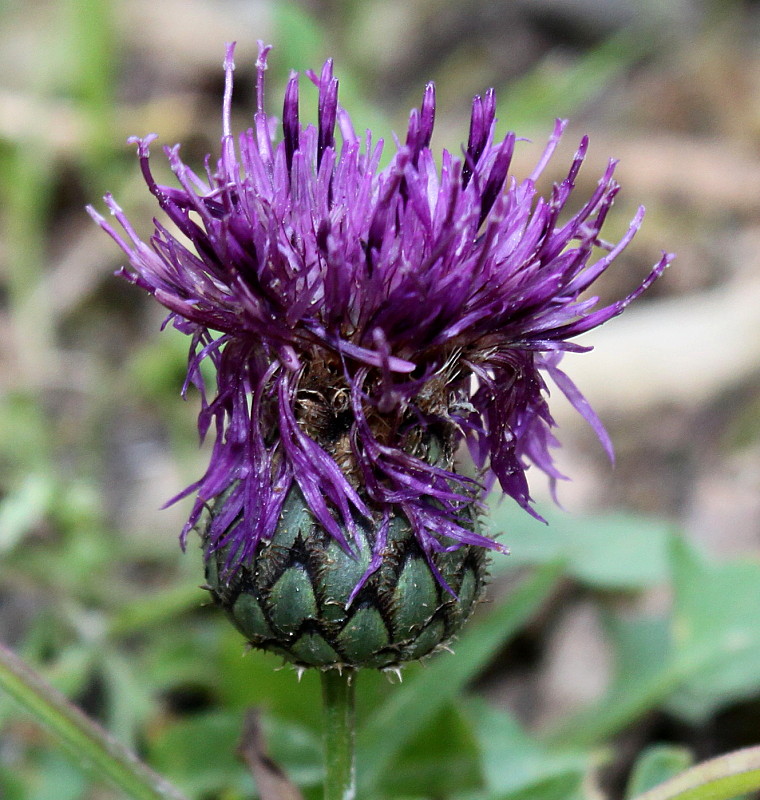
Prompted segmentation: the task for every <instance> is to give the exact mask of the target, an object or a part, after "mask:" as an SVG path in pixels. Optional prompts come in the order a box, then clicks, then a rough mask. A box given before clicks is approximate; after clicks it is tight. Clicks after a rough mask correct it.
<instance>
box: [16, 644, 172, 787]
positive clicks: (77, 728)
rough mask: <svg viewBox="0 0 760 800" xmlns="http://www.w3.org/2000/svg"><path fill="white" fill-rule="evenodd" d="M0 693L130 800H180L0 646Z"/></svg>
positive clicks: (118, 743)
mask: <svg viewBox="0 0 760 800" xmlns="http://www.w3.org/2000/svg"><path fill="white" fill-rule="evenodd" d="M0 688H3V689H5V691H6V692H8V694H10V695H11V696H12V697H14V698H15V699H16V700H17V701H18V702H19V703H21V705H23V706H24V707H25V708H26V709H27V710H28V711H30V712H31V713H32V714H34V715H35V716H36V717H37V718H38V719H39V720H40V721H41V722H42V723H43V725H44V726H45V727H46V728H47V729H48V730H50V731H52V732H53V733H54V734H55V735H56V736H58V738H59V739H60V740H61V742H62V743H63V744H64V745H65V746H66V747H67V748H68V750H69V751H70V752H71V753H72V754H73V755H74V756H75V758H76V760H77V762H78V763H80V764H86V765H87V766H88V767H89V768H90V769H91V770H92V771H93V772H95V773H97V774H98V775H99V776H101V777H103V778H106V779H107V780H109V781H110V782H111V783H113V784H114V785H116V786H118V787H119V788H120V789H121V790H122V791H124V792H125V793H126V794H127V795H128V796H129V797H132V798H135V800H186V798H185V796H184V795H183V794H181V793H180V792H179V790H177V789H175V788H174V787H173V786H172V785H171V784H169V783H168V782H167V781H166V780H164V778H162V777H161V776H160V775H158V774H157V773H155V772H153V770H151V769H150V768H149V767H147V766H146V765H145V764H143V763H142V762H141V761H138V759H137V757H136V756H135V755H134V754H133V753H132V752H130V751H129V750H127V748H126V747H124V745H122V744H121V743H120V742H118V741H117V740H116V739H114V738H113V737H112V736H111V735H110V734H109V733H108V732H107V731H105V730H103V729H102V728H101V727H100V726H99V725H97V724H96V723H95V722H93V721H92V720H91V719H89V718H88V717H86V716H85V715H84V714H83V713H82V712H81V711H80V710H79V709H78V708H76V707H75V706H73V705H71V703H69V701H68V700H67V699H66V698H65V697H64V696H63V695H62V694H61V693H60V692H58V691H56V690H55V689H54V688H53V687H52V686H50V685H49V684H48V683H46V682H45V681H44V680H43V679H42V678H41V677H40V676H39V675H38V674H37V673H36V672H35V671H34V670H33V669H31V668H30V667H29V666H27V665H26V664H25V663H24V662H23V661H22V660H21V659H20V658H19V657H18V656H17V655H15V654H14V653H13V652H11V651H10V650H8V648H6V647H4V646H3V645H2V644H0Z"/></svg>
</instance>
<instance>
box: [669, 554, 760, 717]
mask: <svg viewBox="0 0 760 800" xmlns="http://www.w3.org/2000/svg"><path fill="white" fill-rule="evenodd" d="M673 580H674V589H675V609H674V628H673V630H674V644H675V651H676V656H677V657H678V658H679V659H681V660H685V659H689V658H697V659H699V660H700V662H701V664H700V667H699V669H698V670H693V671H692V674H691V675H690V676H689V677H688V679H687V680H686V681H684V683H683V685H682V686H681V688H680V689H679V691H678V692H677V693H676V694H675V695H674V696H673V697H672V698H671V699H670V701H669V702H668V708H669V709H670V710H671V711H673V712H674V713H677V714H678V715H679V716H681V717H683V718H685V719H687V720H689V721H691V722H693V723H699V722H702V721H704V720H705V719H706V718H707V717H709V716H710V715H711V714H712V713H713V712H714V711H715V710H717V709H718V708H720V707H722V706H725V705H727V704H728V703H730V702H733V701H735V700H738V699H741V698H744V697H748V696H750V695H753V694H755V693H756V692H757V691H758V689H760V670H758V664H760V627H759V626H758V620H760V590H759V589H758V587H760V563H758V562H757V561H756V560H752V561H750V560H737V561H732V562H729V563H723V564H714V563H710V562H708V561H707V560H705V559H704V558H703V557H702V556H701V555H700V554H699V553H697V552H696V551H695V550H694V548H693V547H691V546H690V545H688V544H687V543H686V542H685V541H682V540H678V541H676V542H675V543H674V547H673Z"/></svg>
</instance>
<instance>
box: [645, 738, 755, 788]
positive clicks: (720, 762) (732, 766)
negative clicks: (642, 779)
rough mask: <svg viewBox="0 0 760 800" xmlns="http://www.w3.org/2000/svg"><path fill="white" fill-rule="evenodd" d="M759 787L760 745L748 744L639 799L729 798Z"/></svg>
mask: <svg viewBox="0 0 760 800" xmlns="http://www.w3.org/2000/svg"><path fill="white" fill-rule="evenodd" d="M758 789H760V747H748V748H747V749H745V750H737V751H735V752H733V753H728V754H727V755H724V756H720V757H718V758H713V759H711V760H710V761H705V762H704V763H702V764H697V766H696V767H692V768H691V769H688V770H686V772H682V773H681V774H680V775H677V776H676V777H675V778H671V779H670V780H668V781H665V783H662V784H660V785H658V786H656V787H655V788H654V789H650V790H649V791H648V792H645V793H644V794H641V795H638V798H637V800H729V799H730V798H734V797H739V796H741V795H744V794H746V793H748V792H756V791H757V790H758Z"/></svg>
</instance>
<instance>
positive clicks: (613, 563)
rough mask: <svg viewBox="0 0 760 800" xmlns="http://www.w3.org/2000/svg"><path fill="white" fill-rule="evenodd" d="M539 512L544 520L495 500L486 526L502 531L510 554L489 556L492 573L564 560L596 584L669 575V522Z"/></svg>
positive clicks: (613, 586) (621, 586) (653, 581)
mask: <svg viewBox="0 0 760 800" xmlns="http://www.w3.org/2000/svg"><path fill="white" fill-rule="evenodd" d="M539 512H540V513H541V515H542V516H543V517H544V519H546V520H547V522H548V523H549V524H548V525H546V524H544V523H542V522H539V521H538V520H536V519H534V518H533V517H531V516H529V515H528V514H526V513H525V512H524V511H523V510H522V509H520V508H518V507H516V506H515V504H514V503H501V504H498V503H494V504H493V505H492V507H491V516H490V528H491V530H492V532H493V533H503V536H502V537H501V540H502V541H503V542H504V543H505V544H506V545H507V546H508V547H509V549H510V552H511V555H510V556H509V557H507V558H499V557H497V558H496V559H494V565H493V567H494V572H498V571H500V570H503V569H510V568H513V567H517V566H524V565H526V564H545V563H548V562H550V561H558V560H564V561H565V562H566V565H567V567H566V568H567V572H568V574H569V575H572V576H573V577H574V578H576V579H577V580H578V581H580V582H581V583H584V584H586V585H588V586H590V587H592V588H595V589H609V590H618V591H619V590H635V589H641V588H644V587H648V586H655V585H658V584H662V583H665V581H666V580H667V578H668V541H669V539H670V535H671V531H670V526H669V525H668V523H665V522H661V521H659V520H652V519H646V518H643V517H637V516H632V515H629V514H606V515H600V516H591V517H589V516H581V517H578V516H573V515H570V514H564V513H562V512H559V511H557V510H556V509H553V508H541V509H539Z"/></svg>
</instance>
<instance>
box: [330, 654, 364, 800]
mask: <svg viewBox="0 0 760 800" xmlns="http://www.w3.org/2000/svg"><path fill="white" fill-rule="evenodd" d="M354 680H355V673H354V671H353V670H350V669H348V670H344V671H343V672H338V670H335V669H329V670H325V672H323V673H322V701H323V704H324V735H323V740H324V746H325V800H354V798H355V797H356V769H355V766H354V749H355V747H354V745H355V738H356V737H355V732H356V726H355V723H354V695H355V691H354Z"/></svg>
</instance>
